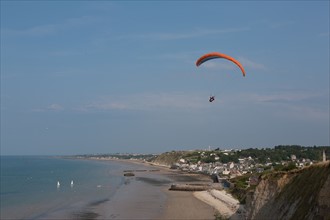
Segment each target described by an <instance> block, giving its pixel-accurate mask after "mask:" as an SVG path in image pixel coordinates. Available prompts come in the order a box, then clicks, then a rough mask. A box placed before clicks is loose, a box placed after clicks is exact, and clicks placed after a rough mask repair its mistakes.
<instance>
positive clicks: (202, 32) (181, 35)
mask: <svg viewBox="0 0 330 220" xmlns="http://www.w3.org/2000/svg"><path fill="white" fill-rule="evenodd" d="M249 30H250V28H249V27H241V28H227V29H214V30H211V29H196V30H193V31H188V32H175V33H174V32H172V33H146V34H132V35H129V36H122V37H120V38H125V39H126V38H134V39H136V38H140V39H141V38H142V39H149V40H181V39H190V38H198V37H204V36H209V35H216V34H228V33H236V32H244V31H249Z"/></svg>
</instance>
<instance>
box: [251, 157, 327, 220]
mask: <svg viewBox="0 0 330 220" xmlns="http://www.w3.org/2000/svg"><path fill="white" fill-rule="evenodd" d="M246 209H247V219H262V220H263V219H281V220H282V219H310V220H312V219H313V220H315V219H320V220H329V219H330V163H329V162H324V163H318V164H315V165H312V166H309V167H306V168H304V169H301V170H293V171H289V172H274V173H269V174H265V175H263V176H262V177H261V180H260V182H259V184H258V186H257V187H256V189H255V190H254V192H249V193H248V196H247V198H246Z"/></svg>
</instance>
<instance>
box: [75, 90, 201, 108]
mask: <svg viewBox="0 0 330 220" xmlns="http://www.w3.org/2000/svg"><path fill="white" fill-rule="evenodd" d="M206 102H207V98H205V96H203V95H196V94H195V95H194V94H187V93H157V94H156V93H142V94H131V95H120V96H111V97H106V98H103V99H102V100H99V101H95V102H92V103H90V104H87V105H84V106H83V107H81V108H79V110H81V111H111V110H140V111H149V110H180V109H181V110H185V109H201V108H206V107H207V105H205V103H206Z"/></svg>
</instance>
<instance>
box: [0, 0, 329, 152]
mask: <svg viewBox="0 0 330 220" xmlns="http://www.w3.org/2000/svg"><path fill="white" fill-rule="evenodd" d="M213 51H217V52H220V53H225V54H228V55H230V56H232V57H234V58H236V59H238V60H239V61H240V62H241V63H242V65H243V66H244V68H245V71H246V77H242V74H241V73H240V70H239V69H238V68H237V66H235V65H234V64H233V63H231V62H229V61H227V60H224V59H215V60H211V61H208V62H207V63H204V64H203V65H202V66H200V67H198V68H197V67H196V66H195V62H196V60H197V59H198V58H199V57H200V56H202V55H203V54H205V53H208V52H213ZM211 94H213V95H216V101H215V102H213V103H209V102H208V98H209V96H210V95H211ZM329 133H330V131H329V1H271V2H268V1H247V2H245V1H206V2H205V1H169V2H167V1H155V2H152V1H137V2H135V1H123V2H121V1H1V154H23V155H25V154H33V155H35V154H84V153H115V152H123V153H124V152H132V153H135V152H136V153H138V152H140V153H161V152H165V151H170V150H186V149H197V148H198V149H201V148H208V146H211V147H220V148H222V149H224V148H227V149H230V148H250V147H253V148H254V147H258V148H260V147H273V146H275V145H281V144H300V145H304V146H313V145H329Z"/></svg>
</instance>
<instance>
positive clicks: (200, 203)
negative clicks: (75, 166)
mask: <svg viewBox="0 0 330 220" xmlns="http://www.w3.org/2000/svg"><path fill="white" fill-rule="evenodd" d="M121 162H123V161H121ZM124 162H127V161H124ZM129 163H132V164H135V165H138V166H141V165H142V166H143V167H144V170H143V171H141V170H140V171H135V172H134V170H133V173H134V176H131V177H125V184H124V186H122V187H121V188H120V189H118V191H117V193H116V194H115V195H114V196H113V197H112V198H111V199H110V200H109V201H104V202H102V203H101V204H98V206H95V207H93V213H97V215H95V217H94V219H215V215H217V213H221V215H222V216H226V217H231V219H242V218H241V216H240V215H237V211H238V210H239V208H240V206H239V204H238V201H237V200H235V199H234V198H233V197H231V195H229V194H227V193H225V191H218V190H209V191H199V192H192V191H172V190H169V188H170V185H171V184H174V183H175V184H176V183H179V184H185V183H189V184H211V183H212V180H211V178H210V177H209V176H207V175H203V174H192V173H186V172H181V171H179V170H171V169H169V168H167V167H160V166H154V165H150V164H141V163H137V162H134V161H130V162H129ZM140 168H141V167H140ZM80 216H83V215H80ZM90 217H91V216H90ZM79 219H83V218H79Z"/></svg>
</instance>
